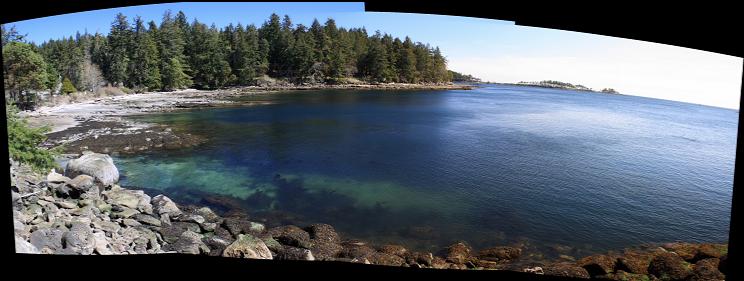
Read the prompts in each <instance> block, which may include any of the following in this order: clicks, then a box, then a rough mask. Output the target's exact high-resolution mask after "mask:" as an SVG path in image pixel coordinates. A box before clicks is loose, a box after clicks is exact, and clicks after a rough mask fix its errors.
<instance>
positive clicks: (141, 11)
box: [11, 3, 743, 109]
mask: <svg viewBox="0 0 744 281" xmlns="http://www.w3.org/2000/svg"><path fill="white" fill-rule="evenodd" d="M168 9H170V10H172V11H173V13H174V14H175V13H176V12H177V11H179V10H182V11H184V13H186V16H187V17H188V18H189V20H192V19H193V18H197V19H198V20H199V21H201V22H205V23H208V24H211V23H215V24H216V25H217V26H218V27H222V26H225V25H227V24H229V23H235V24H237V23H242V24H244V25H247V24H251V23H252V24H256V25H260V24H261V23H263V22H264V21H265V20H266V19H267V18H268V17H269V15H270V14H271V13H272V12H276V13H277V14H280V15H284V14H287V15H289V16H290V17H291V18H292V20H293V22H294V23H295V24H297V23H302V24H304V25H310V23H311V22H312V20H313V18H318V19H319V20H320V21H321V22H324V21H325V19H327V18H329V17H330V18H333V19H335V20H336V22H337V24H338V25H339V26H343V27H362V26H364V27H365V28H366V29H367V31H368V32H369V33H370V34H372V33H373V32H374V31H375V30H380V31H382V32H386V33H389V34H392V35H394V36H398V37H404V36H410V37H411V38H412V39H413V40H414V41H420V42H426V43H430V44H431V45H433V46H439V47H440V48H441V50H442V52H443V53H444V54H445V55H446V56H447V59H448V60H449V67H450V69H452V70H455V71H459V72H464V73H469V74H473V75H475V76H477V77H481V78H483V79H485V80H489V81H496V82H518V81H535V80H548V79H550V80H561V81H566V82H571V83H579V84H583V85H586V86H589V87H592V88H604V87H611V88H615V89H617V90H618V91H620V92H621V93H625V94H630V95H639V96H647V97H654V98H661V99H669V100H678V101H685V102H691V103H698V104H706V105H712V106H719V107H726V108H737V109H738V107H739V95H740V88H741V77H742V62H743V61H742V58H738V57H732V56H726V55H720V54H715V53H710V52H705V51H698V50H693V49H687V48H681V47H675V46H669V45H663V44H656V43H649V42H643V41H636V40H629V39H621V38H614V37H607V36H599V35H592V34H585V33H578V32H568V31H560V30H552V29H543V28H532V27H521V26H516V25H514V23H513V22H509V21H497V20H490V19H478V18H467V17H454V16H440V15H426V14H405V13H366V12H364V4H363V3H168V4H157V5H144V6H134V7H125V8H115V9H106V10H96V11H88V12H81V13H74V14H66V15H59V16H53V17H46V18H41V19H33V20H27V21H22V22H17V23H11V25H13V24H15V26H16V28H17V29H18V30H19V31H20V32H21V33H26V34H27V35H28V39H29V40H31V41H34V42H37V43H41V42H43V41H46V40H48V39H50V38H60V37H64V36H71V35H74V34H75V32H76V31H80V32H83V31H85V30H87V31H88V32H90V33H95V32H101V33H104V34H105V33H108V30H109V28H110V24H111V22H112V21H113V19H114V16H115V15H116V13H118V12H121V13H123V14H125V15H126V16H128V17H129V18H130V19H131V18H133V17H134V16H136V15H139V16H141V17H142V18H143V19H144V20H145V21H150V20H155V21H156V22H158V23H159V22H160V19H161V17H162V15H163V12H164V11H165V10H168Z"/></svg>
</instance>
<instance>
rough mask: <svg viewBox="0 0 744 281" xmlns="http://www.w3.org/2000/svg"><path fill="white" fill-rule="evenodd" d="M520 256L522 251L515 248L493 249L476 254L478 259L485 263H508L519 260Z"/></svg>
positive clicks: (502, 247)
mask: <svg viewBox="0 0 744 281" xmlns="http://www.w3.org/2000/svg"><path fill="white" fill-rule="evenodd" d="M521 255H522V249H520V248H516V247H505V246H501V247H493V248H488V249H484V250H481V251H479V252H478V255H477V256H478V258H479V259H482V260H487V261H495V262H500V261H509V260H513V259H517V258H519V256H521Z"/></svg>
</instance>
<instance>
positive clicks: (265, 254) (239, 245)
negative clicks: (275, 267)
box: [222, 234, 273, 260]
mask: <svg viewBox="0 0 744 281" xmlns="http://www.w3.org/2000/svg"><path fill="white" fill-rule="evenodd" d="M222 256H224V257H233V258H248V259H266V260H270V259H272V258H273V257H272V256H271V251H269V248H268V247H266V244H264V242H263V241H261V239H258V238H256V237H254V236H253V235H250V234H240V235H239V236H238V239H236V240H235V241H234V242H233V243H232V244H230V245H229V246H227V248H225V250H224V251H222Z"/></svg>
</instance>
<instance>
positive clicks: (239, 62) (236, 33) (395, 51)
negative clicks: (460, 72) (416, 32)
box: [3, 11, 453, 99]
mask: <svg viewBox="0 0 744 281" xmlns="http://www.w3.org/2000/svg"><path fill="white" fill-rule="evenodd" d="M6 49H8V50H7V54H8V55H11V59H10V60H8V59H7V57H6ZM3 57H4V58H6V59H4V78H5V81H6V89H10V92H11V95H10V96H12V97H15V98H16V99H17V97H19V96H21V94H22V93H25V92H28V91H49V92H69V91H71V90H77V91H94V90H95V89H96V88H98V87H101V86H104V85H113V86H119V87H127V88H130V89H133V90H135V91H168V90H176V89H184V88H191V87H193V88H198V89H214V88H220V87H226V86H243V85H255V84H256V83H257V81H258V80H259V79H261V78H265V77H267V76H268V77H271V78H279V79H282V80H286V81H288V82H290V83H295V84H316V83H325V84H333V83H341V82H343V81H348V80H351V79H356V80H361V81H363V82H384V83H389V82H397V83H442V82H450V81H452V80H453V77H452V73H451V72H450V71H448V70H447V60H446V58H445V57H444V55H443V54H442V52H441V51H440V50H439V48H438V47H432V46H430V45H429V44H425V43H421V42H414V41H413V40H412V39H411V38H408V37H406V38H403V39H400V38H396V37H393V36H391V35H389V34H384V33H381V32H380V31H377V32H375V33H374V34H371V35H370V34H368V33H367V30H365V29H364V28H363V27H362V28H348V29H347V28H343V27H338V26H337V25H336V22H335V21H334V20H333V19H328V20H327V21H325V23H320V22H319V21H318V20H314V21H313V23H312V24H311V25H310V26H304V25H302V24H294V23H293V22H292V20H291V19H290V18H289V16H284V17H283V18H282V17H280V16H279V15H277V14H272V15H271V16H270V17H269V19H268V20H266V21H265V22H264V23H263V24H262V25H261V26H255V25H248V26H243V25H241V24H237V25H233V24H229V25H227V26H225V27H223V28H217V27H216V26H215V25H211V26H208V25H206V24H204V23H201V22H199V21H198V20H196V19H193V20H190V19H188V18H187V17H186V15H185V14H184V13H183V12H178V13H176V14H175V15H174V14H172V13H171V12H170V11H166V12H165V13H164V15H163V17H162V20H161V21H160V23H156V22H155V21H150V22H144V21H143V20H142V19H141V18H140V17H138V16H137V17H134V18H133V19H129V18H127V17H126V16H124V15H123V14H118V15H117V16H116V18H115V19H114V20H113V22H112V23H111V30H110V32H109V33H108V35H103V34H100V33H96V34H90V33H87V32H86V33H83V34H81V33H79V32H78V33H77V34H76V35H75V36H74V37H73V36H70V37H67V38H62V39H51V40H49V41H46V42H43V43H41V44H38V45H37V44H33V43H27V42H24V40H23V36H21V35H19V34H18V32H17V31H15V29H14V28H13V29H7V30H6V27H5V26H3ZM8 82H9V83H10V84H8ZM63 82H64V83H63ZM63 84H64V85H63ZM9 85H10V87H8V86H9Z"/></svg>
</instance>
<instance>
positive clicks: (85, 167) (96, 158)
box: [65, 152, 119, 186]
mask: <svg viewBox="0 0 744 281" xmlns="http://www.w3.org/2000/svg"><path fill="white" fill-rule="evenodd" d="M78 175H89V176H91V177H93V178H95V179H96V181H98V182H100V183H101V184H103V185H104V186H107V185H111V184H114V183H117V182H119V170H117V169H116V166H114V160H113V159H111V156H108V155H106V154H100V153H93V152H87V153H83V156H80V158H78V159H71V160H70V161H68V162H67V166H66V167H65V176H66V177H69V178H75V177H77V176H78Z"/></svg>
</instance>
